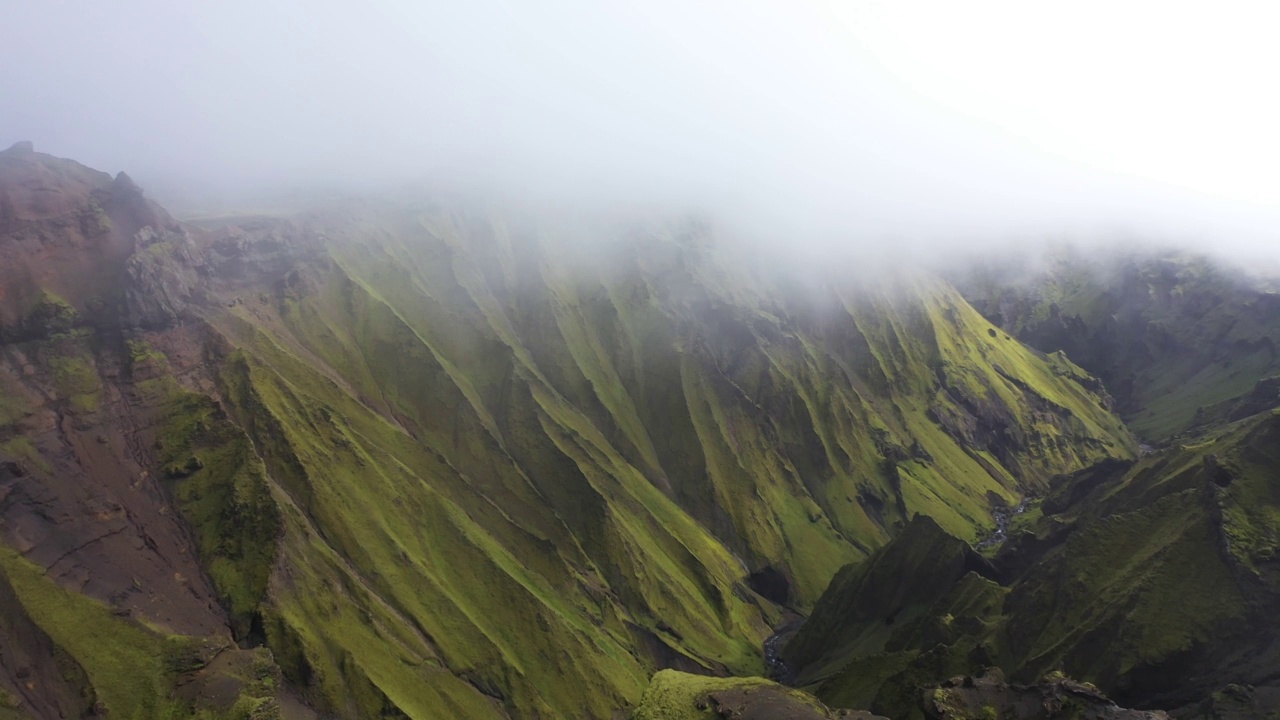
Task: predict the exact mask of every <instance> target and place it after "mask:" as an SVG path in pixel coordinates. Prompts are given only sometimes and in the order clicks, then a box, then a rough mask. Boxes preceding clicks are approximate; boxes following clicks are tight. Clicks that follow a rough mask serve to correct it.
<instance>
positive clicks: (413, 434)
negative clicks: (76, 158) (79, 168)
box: [3, 213, 1135, 718]
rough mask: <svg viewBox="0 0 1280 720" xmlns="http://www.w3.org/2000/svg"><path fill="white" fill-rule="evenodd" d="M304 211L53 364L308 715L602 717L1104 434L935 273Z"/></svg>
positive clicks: (1104, 446) (1088, 382)
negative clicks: (200, 299) (886, 273)
mask: <svg viewBox="0 0 1280 720" xmlns="http://www.w3.org/2000/svg"><path fill="white" fill-rule="evenodd" d="M328 223H329V224H327V225H326V226H325V232H324V233H323V235H321V234H319V233H313V234H307V235H305V240H304V241H303V242H305V243H306V246H305V248H294V247H292V246H290V243H291V242H295V241H294V240H292V239H290V238H293V237H294V235H291V234H290V233H295V232H297V229H296V227H294V226H290V227H289V228H287V229H277V230H273V229H271V228H273V227H277V226H272V225H270V224H267V225H264V226H263V227H265V228H267V229H265V230H255V231H253V232H257V233H260V234H261V237H259V236H257V235H254V234H253V232H250V233H248V234H247V235H244V236H237V238H236V242H235V244H234V246H233V248H232V250H229V251H228V252H229V253H230V254H228V255H226V256H225V257H226V258H229V259H225V262H226V263H227V264H226V266H225V267H221V268H219V267H213V266H210V267H209V268H207V269H208V274H209V275H210V276H212V277H214V278H215V279H216V281H215V282H213V283H212V284H211V285H210V289H209V293H210V294H211V295H210V299H209V301H208V302H205V303H204V305H203V306H201V307H202V309H201V311H200V312H201V313H202V317H201V318H199V319H198V320H190V321H189V323H188V324H187V325H185V326H182V327H179V328H175V329H171V330H170V331H168V335H166V336H164V337H163V338H161V339H163V340H164V342H160V339H157V344H148V343H145V342H143V341H142V340H141V335H140V334H137V333H125V336H124V338H122V339H116V338H114V337H107V336H106V335H103V336H102V337H98V338H97V339H93V338H91V337H89V336H85V337H79V336H76V337H71V336H68V338H62V339H54V340H50V341H49V342H50V345H49V348H50V349H49V350H48V358H49V359H48V366H49V370H50V373H49V374H50V377H51V378H52V380H51V382H52V383H53V384H54V385H55V386H56V388H57V394H58V397H59V400H60V402H62V403H63V404H64V405H65V406H66V407H67V408H68V409H69V410H70V411H71V412H72V413H73V414H75V413H81V414H85V413H95V412H100V411H103V410H105V409H108V408H107V404H106V402H107V400H109V399H112V398H115V397H117V396H121V397H124V398H126V399H127V400H128V403H136V405H134V404H130V405H129V406H128V407H121V408H117V407H116V406H114V405H113V406H111V407H110V408H109V409H110V411H111V412H117V411H119V412H128V413H132V414H133V415H135V416H136V417H135V418H134V419H135V420H136V421H137V423H138V425H139V426H140V427H141V428H142V429H141V430H140V431H139V434H138V438H137V439H138V440H141V444H140V445H139V448H138V455H139V462H140V463H142V464H144V465H146V466H147V469H148V471H149V472H151V473H154V474H155V476H156V477H159V478H161V487H162V488H163V491H164V492H165V493H166V494H167V497H171V498H172V501H173V503H174V506H175V508H174V509H175V510H176V511H177V513H178V514H179V516H180V517H181V518H182V520H183V522H184V524H185V525H186V526H187V528H188V529H189V530H190V532H191V537H192V539H193V540H194V544H195V548H196V550H197V552H198V554H199V560H200V564H201V566H202V568H203V569H204V571H205V572H206V573H207V574H208V576H209V579H210V580H211V581H212V585H213V587H214V589H215V590H216V593H217V596H218V600H219V603H220V604H221V606H222V608H223V609H224V610H225V611H226V613H227V616H228V619H229V621H230V625H231V628H232V631H233V634H234V636H235V638H236V639H238V640H241V641H244V642H247V643H253V642H259V641H261V642H265V644H266V646H267V647H268V648H269V649H270V651H271V655H272V657H273V662H274V664H275V666H277V667H278V668H279V670H280V672H281V673H282V675H283V680H284V681H286V682H288V683H289V684H291V685H292V686H294V687H296V688H298V689H299V690H300V692H301V693H302V694H303V695H304V696H305V698H306V700H308V701H309V702H311V703H312V704H314V705H316V706H317V707H319V708H322V709H324V710H325V711H326V712H330V713H332V714H334V715H337V716H341V717H359V718H364V717H378V716H398V715H401V714H403V715H407V716H409V717H421V718H433V717H449V718H466V717H474V718H488V717H493V716H495V715H500V714H502V713H507V714H511V715H513V716H516V717H576V716H590V717H606V716H608V715H609V714H611V713H612V712H614V711H615V710H617V709H619V708H624V707H629V706H633V705H635V704H636V703H638V702H639V701H640V700H641V697H642V694H643V693H644V692H645V688H646V687H647V686H648V685H649V680H650V677H651V676H652V674H653V673H654V672H655V671H656V670H659V669H661V668H664V667H679V668H682V669H687V670H696V671H698V672H700V673H707V674H727V673H732V674H738V675H745V676H751V675H758V674H760V673H761V672H763V670H764V666H763V658H762V652H761V642H762V640H763V639H764V638H765V637H767V636H768V635H769V634H770V632H771V628H772V626H774V625H775V624H777V623H778V622H779V621H780V620H781V618H782V617H783V616H784V606H786V607H788V608H791V609H797V610H801V611H806V610H808V609H810V608H812V607H813V606H814V604H815V602H817V600H818V598H819V596H820V595H821V594H822V591H823V590H824V589H825V588H826V587H827V585H828V582H829V581H830V580H831V578H832V577H833V576H834V575H835V574H836V573H837V571H839V570H840V568H842V567H844V566H845V565H847V564H848V563H850V562H854V561H857V560H861V559H863V558H865V557H867V556H868V555H870V554H871V553H874V552H875V551H876V550H877V548H880V547H881V546H883V545H885V543H887V542H888V541H889V540H890V539H891V538H893V537H894V536H896V535H898V534H899V533H900V532H902V530H903V528H904V527H906V526H907V524H908V522H909V521H910V519H911V518H912V517H913V516H915V515H917V514H922V515H926V516H929V517H932V518H934V519H935V520H936V523H937V525H936V526H935V527H937V528H938V530H937V532H938V533H939V534H941V533H943V531H944V530H945V531H946V532H947V533H950V534H952V535H955V536H957V537H960V538H963V539H966V540H973V539H976V538H977V537H979V536H981V535H984V534H985V533H987V532H989V531H990V529H991V527H992V525H993V519H992V510H993V508H994V507H997V506H1000V505H1005V504H1011V503H1014V502H1016V501H1017V500H1018V499H1019V498H1020V497H1022V496H1023V495H1024V494H1026V493H1028V492H1037V491H1039V490H1040V489H1042V488H1044V487H1045V486H1046V483H1047V482H1048V478H1049V477H1051V476H1053V475H1054V474H1057V473H1063V472H1071V471H1074V470H1077V469H1079V468H1081V467H1084V466H1087V465H1089V464H1092V463H1094V462H1096V461H1098V460H1102V459H1106V458H1116V457H1120V458H1127V457H1131V456H1132V455H1133V454H1134V453H1135V445H1134V442H1133V439H1132V438H1131V437H1130V435H1129V434H1128V432H1127V430H1126V429H1125V428H1124V426H1123V425H1122V424H1121V423H1120V422H1119V420H1118V419H1117V418H1116V417H1115V416H1114V415H1113V414H1111V413H1110V412H1109V411H1108V410H1107V409H1106V406H1105V402H1104V401H1103V399H1102V398H1101V397H1100V396H1099V395H1097V394H1096V393H1095V392H1094V391H1092V390H1089V389H1088V388H1089V387H1092V386H1096V381H1094V380H1093V379H1092V378H1091V377H1089V376H1088V375H1087V374H1086V373H1085V372H1084V371H1083V370H1081V369H1080V368H1078V367H1076V366H1074V365H1072V364H1071V363H1070V362H1069V361H1068V360H1066V359H1065V358H1064V357H1061V356H1047V355H1042V354H1040V353H1037V352H1035V351H1033V350H1030V349H1028V348H1027V347H1025V346H1023V345H1021V344H1020V343H1018V342H1017V341H1014V340H1010V339H1008V338H1005V337H1004V336H1002V335H1001V334H999V333H997V332H995V330H994V328H993V327H992V326H991V324H990V323H989V322H987V321H986V320H985V319H983V318H982V317H981V316H980V315H979V314H978V313H977V312H976V311H974V310H973V308H971V307H969V305H968V304H967V303H966V302H965V301H964V300H963V299H962V298H961V297H960V296H959V294H958V293H957V292H956V291H955V290H954V289H952V288H951V287H950V286H948V285H947V284H945V283H943V282H941V281H939V280H937V279H935V278H925V277H905V276H904V277H902V278H899V279H897V280H895V281H893V282H889V283H886V284H885V285H883V286H877V287H866V288H851V287H844V288H838V289H837V288H826V289H825V290H824V291H823V293H822V294H821V297H816V296H811V295H791V294H788V293H784V292H783V291H782V290H781V289H780V283H781V282H782V281H781V280H780V279H779V278H777V277H774V276H772V275H770V274H769V273H761V272H759V271H758V270H755V271H753V270H749V269H747V268H746V267H744V264H743V263H742V262H740V258H736V257H734V256H732V255H731V254H729V253H727V252H724V251H723V249H717V244H716V243H715V239H714V238H713V237H711V236H709V235H708V234H707V232H706V231H705V229H701V228H697V227H685V226H681V225H672V226H655V227H648V228H644V229H643V231H641V232H640V233H639V234H638V235H637V236H636V237H635V238H634V239H633V240H634V246H633V247H632V248H631V250H629V251H628V252H629V254H628V255H626V256H625V257H622V258H620V259H617V261H616V262H610V263H608V264H607V265H602V266H596V265H592V264H591V263H590V262H589V261H588V260H584V259H583V257H581V255H583V254H584V253H586V254H589V252H588V251H585V250H583V249H584V248H588V247H590V242H588V240H589V238H576V239H575V233H578V232H585V231H583V230H582V229H581V228H578V229H575V228H574V227H572V226H571V227H558V226H554V225H551V226H533V225H524V224H514V227H516V228H517V229H512V227H511V226H508V224H507V223H506V222H505V221H503V220H501V219H499V218H496V217H492V216H487V215H467V214H465V213H454V214H444V213H437V214H428V215H422V216H418V215H407V214H391V215H387V214H371V215H355V216H352V217H344V218H342V219H341V220H340V221H334V220H329V221H328ZM628 242H632V240H628ZM579 243H580V244H579ZM153 247H154V246H153ZM219 247H222V246H219ZM580 251H582V252H580ZM219 252H222V251H221V250H219V251H217V252H213V251H211V254H210V255H209V257H210V258H211V259H210V261H209V262H210V263H214V262H215V261H219V260H218V258H219V257H222V256H220V255H218V253H219ZM258 252H261V253H265V255H264V256H263V257H257V256H255V255H254V253H258ZM289 253H296V254H295V255H293V256H290V255H289ZM167 257H168V256H167V255H165V254H164V253H157V254H156V257H154V258H152V259H153V260H154V261H155V262H157V263H161V262H167V261H169V260H167V259H166V258H167ZM281 257H283V258H284V259H285V260H287V262H284V261H281V259H280V258H281ZM273 272H274V273H276V274H271V273H273ZM157 273H158V274H157V276H159V275H160V274H162V273H159V271H157ZM135 335H137V336H136V337H135ZM166 343H167V344H166ZM118 353H123V355H124V356H123V357H116V354H118ZM177 366H182V367H184V368H185V370H184V371H183V372H182V374H179V373H178V371H175V370H174V367H177ZM116 367H121V368H123V374H121V375H117V374H115V373H114V371H113V372H111V373H108V372H107V371H108V370H109V369H113V368H116ZM120 378H123V379H120ZM112 383H120V384H121V387H119V388H113V387H112ZM117 389H118V390H119V392H118V393H117V392H115V390H117ZM13 406H14V407H13V408H12V409H10V408H9V406H8V405H5V406H4V407H3V412H4V413H5V414H6V417H8V416H13V417H17V416H18V415H20V414H21V413H22V412H23V411H22V408H21V405H20V404H19V403H13ZM130 441H131V442H132V441H134V438H132V437H131V438H130ZM6 442H8V443H10V444H11V443H12V442H13V441H12V440H7V441H6ZM20 449H22V448H20V447H18V446H14V452H15V453H16V451H17V450H20ZM765 571H768V572H765ZM753 573H764V575H767V576H770V577H775V578H781V581H780V582H776V583H774V584H773V585H772V586H771V587H769V588H765V587H763V586H759V587H755V588H753V587H752V586H751V584H750V582H749V580H748V579H749V577H751V576H752V575H753ZM766 595H767V597H766ZM95 607H96V606H95ZM121 622H123V621H117V624H119V623H121ZM124 624H125V626H127V627H129V628H133V627H135V626H134V625H132V624H130V623H124ZM121 632H123V631H121ZM139 632H142V630H141V629H139ZM131 637H133V639H132V640H129V642H135V643H143V642H144V641H145V642H152V641H154V640H155V637H154V634H151V635H148V634H147V633H146V632H142V634H141V635H138V636H136V637H134V636H131ZM103 642H104V644H105V645H106V646H108V647H109V646H110V644H111V643H112V642H115V641H114V640H111V639H105V640H104V641H103ZM120 642H125V640H124V639H121V640H120ZM138 647H139V648H143V646H141V645H139V646H138ZM69 652H72V655H74V656H75V657H76V659H77V660H80V661H81V662H82V663H83V664H85V666H86V669H87V670H88V669H89V668H90V666H93V665H95V661H94V660H92V659H89V660H86V659H84V658H82V657H80V653H81V650H80V649H74V650H69ZM138 652H149V651H146V650H145V648H143V649H139V650H138ZM89 672H90V675H91V676H92V675H93V674H94V672H97V671H89ZM147 672H149V671H147ZM142 676H143V677H150V676H149V675H147V673H146V672H144V673H142ZM99 677H100V678H101V679H100V680H98V679H95V680H94V681H93V685H94V687H95V688H97V687H98V685H99V682H102V683H103V684H104V687H107V686H110V687H115V686H116V685H117V679H115V678H104V677H102V676H101V674H100V673H99ZM137 682H138V683H139V684H138V686H137V688H135V689H134V690H131V691H129V692H131V693H133V695H130V694H129V693H125V697H132V696H134V695H136V696H138V697H141V696H142V695H145V694H146V693H147V692H148V691H147V690H146V687H151V688H152V692H153V694H154V695H155V697H157V698H159V699H158V700H157V701H156V702H157V703H160V702H161V701H164V702H167V701H168V700H166V698H168V697H169V696H168V694H167V692H168V689H167V687H166V686H165V685H164V678H163V677H160V676H157V677H156V679H154V682H152V681H151V680H146V682H147V683H151V684H150V685H145V683H144V682H143V681H142V680H138V681H137ZM144 685H145V687H144ZM112 692H116V691H104V694H103V697H104V698H106V697H107V696H108V695H110V694H111V693H112ZM252 697H258V696H257V695H254V696H252ZM259 699H260V698H259ZM115 702H117V703H121V702H128V700H122V699H118V700H116V701H115ZM139 702H140V701H139ZM237 702H239V701H237ZM245 702H246V703H248V702H250V701H248V700H246V701H245ZM156 707H160V705H156ZM184 707H185V706H184ZM241 709H244V708H241ZM140 712H141V711H140ZM146 712H151V710H146ZM255 712H256V710H255ZM144 714H145V713H144Z"/></svg>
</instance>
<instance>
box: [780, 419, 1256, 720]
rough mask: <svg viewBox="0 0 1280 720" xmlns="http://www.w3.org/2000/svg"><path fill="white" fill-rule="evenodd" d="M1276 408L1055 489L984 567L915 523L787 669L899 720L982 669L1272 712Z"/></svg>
mask: <svg viewBox="0 0 1280 720" xmlns="http://www.w3.org/2000/svg"><path fill="white" fill-rule="evenodd" d="M1270 400H1271V405H1272V408H1269V409H1267V410H1264V411H1262V412H1259V413H1256V414H1252V415H1249V416H1248V417H1245V418H1242V419H1240V420H1236V421H1234V422H1229V423H1226V424H1223V425H1219V426H1216V427H1214V428H1212V429H1209V430H1205V431H1203V432H1202V433H1201V434H1198V435H1194V436H1188V437H1185V438H1183V439H1181V440H1179V441H1178V442H1176V443H1174V444H1172V445H1171V446H1170V447H1169V448H1168V449H1166V450H1162V451H1159V452H1156V453H1153V454H1150V455H1148V456H1146V457H1144V458H1143V459H1141V460H1140V461H1138V462H1136V463H1128V462H1126V463H1108V464H1105V465H1101V466H1099V467H1097V468H1091V469H1089V470H1086V471H1083V472H1079V473H1076V474H1074V475H1071V476H1062V477H1059V478H1056V479H1055V480H1054V481H1053V483H1052V484H1051V488H1050V490H1049V492H1048V493H1047V494H1046V495H1045V497H1044V498H1043V499H1042V500H1041V501H1039V504H1038V507H1037V508H1036V510H1035V511H1034V512H1032V513H1028V516H1029V519H1028V520H1026V521H1024V522H1022V523H1019V524H1018V526H1017V528H1018V529H1016V530H1015V531H1014V532H1013V533H1012V534H1011V536H1010V539H1009V540H1008V541H1007V542H1006V543H1005V544H1004V545H1003V546H1001V547H1000V548H999V549H998V551H996V552H995V553H994V555H993V556H992V557H991V558H990V562H989V563H987V562H983V561H981V560H980V559H975V558H974V557H973V555H972V551H971V550H969V549H968V548H967V546H965V545H964V544H963V543H962V542H960V541H958V540H955V539H952V538H948V537H946V536H945V535H944V534H943V533H942V532H941V531H940V530H938V529H937V528H936V527H935V526H934V525H933V524H932V523H931V522H929V521H927V520H923V519H922V520H917V521H916V522H915V523H913V524H912V525H911V526H910V527H909V528H908V530H907V531H906V532H904V533H902V534H901V535H899V536H898V537H897V538H895V539H894V541H892V542H891V543H890V544H889V545H887V546H886V547H885V548H883V549H882V550H880V551H879V552H878V553H877V554H875V555H873V556H872V558H871V559H869V560H868V561H867V562H865V563H862V564H861V565H858V566H856V567H855V568H852V569H847V570H845V571H842V572H841V573H840V574H839V575H837V578H836V580H835V581H833V583H832V588H831V590H830V591H829V592H828V594H827V595H825V596H824V597H823V599H822V600H821V601H820V602H819V604H818V606H817V607H816V608H815V611H814V613H813V616H812V617H811V618H810V619H809V622H808V623H807V624H806V626H805V627H804V629H803V630H802V631H801V632H800V633H799V634H798V635H797V636H796V638H795V639H794V640H793V641H792V642H791V644H790V645H789V646H788V648H787V659H788V661H789V662H791V663H792V665H793V667H795V668H797V669H799V671H800V672H799V680H800V682H801V683H802V684H804V685H807V686H809V687H812V688H813V689H814V691H815V692H816V693H817V695H818V697H820V698H822V699H823V700H824V701H826V702H828V703H831V704H838V705H848V706H851V707H870V708H871V709H872V710H873V711H876V712H880V713H883V714H887V715H892V716H894V717H908V716H913V715H914V716H919V714H920V713H921V712H922V711H921V709H919V708H918V706H917V704H916V703H915V702H914V694H915V692H916V691H917V689H918V688H919V687H920V686H921V685H923V684H926V683H928V682H929V681H930V680H929V679H930V678H937V677H946V676H949V675H959V674H966V673H971V672H975V671H976V668H978V667H981V666H985V665H994V666H998V667H1001V668H1003V669H1004V671H1005V672H1006V673H1008V675H1009V677H1010V678H1011V679H1013V680H1016V681H1019V682H1034V681H1035V680H1036V678H1039V677H1041V676H1043V675H1044V674H1045V673H1048V672H1051V671H1054V670H1065V671H1066V672H1067V673H1068V674H1069V675H1071V676H1073V677H1076V678H1078V679H1080V680H1083V681H1089V682H1092V683H1094V684H1096V685H1097V686H1098V687H1100V688H1101V689H1102V690H1103V691H1105V692H1107V693H1108V694H1109V695H1112V696H1113V697H1115V698H1116V699H1117V700H1118V701H1120V702H1122V703H1126V704H1134V705H1137V706H1140V707H1141V706H1148V707H1149V706H1156V707H1165V708H1178V709H1179V711H1178V714H1180V715H1185V716H1188V717H1202V716H1203V717H1263V716H1264V715H1265V714H1266V713H1267V712H1275V711H1277V710H1280V705H1278V704H1277V702H1276V700H1277V697H1278V695H1280V693H1278V692H1277V690H1280V688H1277V687H1276V686H1275V683H1276V676H1275V670H1276V668H1277V667H1280V665H1278V664H1277V663H1280V655H1277V653H1278V652H1280V632H1278V631H1277V627H1276V625H1275V622H1274V618H1275V613H1276V609H1277V608H1278V607H1280V584H1278V583H1277V580H1278V579H1280V572H1278V571H1280V565H1277V558H1276V548H1277V539H1278V538H1280V486H1278V485H1277V483H1276V473H1277V468H1280V411H1277V410H1276V409H1274V408H1275V406H1276V405H1277V404H1280V400H1278V399H1277V398H1276V397H1274V396H1272V397H1271V398H1270ZM1258 402H1259V400H1258V399H1257V398H1246V399H1244V400H1242V401H1240V403H1239V404H1238V405H1239V406H1240V407H1253V406H1254V405H1256V404H1257V403H1258ZM961 558H966V559H967V562H968V565H966V564H964V563H963V562H962V560H961ZM1232 698H1234V700H1232ZM1233 708H1234V709H1233ZM1241 708H1243V710H1241ZM1240 712H1242V714H1232V713H1240Z"/></svg>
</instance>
